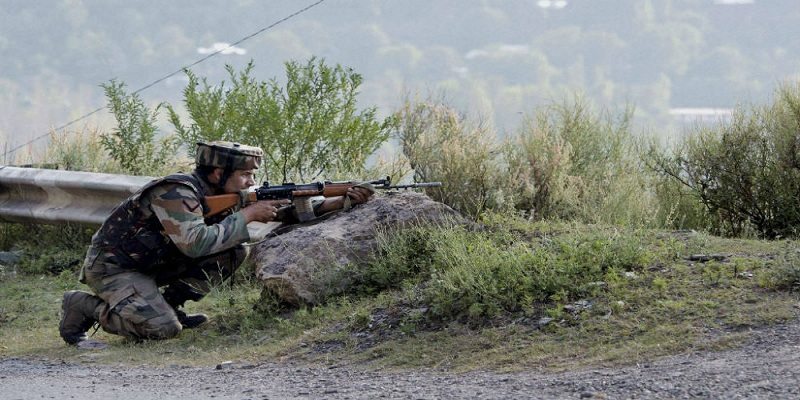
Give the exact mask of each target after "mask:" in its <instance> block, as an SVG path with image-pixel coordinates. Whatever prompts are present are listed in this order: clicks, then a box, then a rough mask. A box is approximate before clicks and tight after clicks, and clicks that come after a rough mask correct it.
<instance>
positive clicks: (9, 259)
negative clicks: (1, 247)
mask: <svg viewBox="0 0 800 400" xmlns="http://www.w3.org/2000/svg"><path fill="white" fill-rule="evenodd" d="M20 259H22V251H19V250H17V251H0V264H3V265H14V264H16V263H18V262H19V260H20Z"/></svg>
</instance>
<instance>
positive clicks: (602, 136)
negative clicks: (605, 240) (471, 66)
mask: <svg viewBox="0 0 800 400" xmlns="http://www.w3.org/2000/svg"><path fill="white" fill-rule="evenodd" d="M631 116H632V110H631V109H626V110H624V111H622V112H621V113H619V114H615V113H612V112H610V111H608V110H595V109H594V108H593V107H592V106H591V105H590V104H589V103H588V102H587V101H585V100H584V99H582V98H580V97H575V98H574V99H573V100H572V102H564V103H561V104H551V105H549V106H547V107H544V108H542V109H539V110H536V111H535V112H534V113H533V114H532V115H530V116H527V117H526V118H525V119H524V122H523V124H522V126H521V127H520V129H519V130H518V131H517V132H516V133H515V134H514V135H512V136H511V137H510V138H508V139H506V140H505V141H503V142H500V141H499V140H498V139H497V138H496V135H495V133H494V131H493V130H492V129H491V128H490V127H489V126H487V125H486V124H484V123H482V121H479V120H478V121H475V120H472V119H470V118H468V117H466V116H464V115H461V114H459V113H458V112H456V111H455V110H453V109H452V108H450V107H448V106H447V105H445V104H442V103H437V102H432V101H424V102H417V103H412V102H410V101H407V102H406V104H405V105H404V106H403V108H402V109H401V110H400V111H399V112H398V114H397V119H398V120H399V121H400V127H399V129H398V134H397V136H398V138H399V140H400V143H401V144H402V151H403V154H404V155H405V156H406V157H407V158H408V159H409V162H410V165H411V167H412V168H413V170H414V172H415V177H416V178H417V179H424V180H437V181H442V182H443V183H444V186H443V187H442V189H441V190H432V191H430V192H429V194H430V195H431V196H432V197H434V198H436V199H437V200H439V201H442V202H444V203H446V204H448V205H450V206H451V207H453V208H455V209H457V210H459V211H461V212H462V213H464V214H467V215H470V216H473V217H475V218H478V216H479V215H480V214H481V213H483V212H484V211H486V210H492V211H495V212H497V211H502V212H509V211H510V212H516V213H519V214H523V215H525V216H526V217H528V218H529V219H532V220H541V219H560V220H576V221H581V222H587V223H613V224H621V225H628V226H631V225H633V226H645V225H647V226H652V224H653V223H654V222H655V218H654V217H653V216H654V215H656V214H657V209H658V204H657V203H656V202H655V200H656V198H655V196H654V191H653V190H652V189H651V188H650V186H649V185H650V182H651V181H652V177H651V175H650V174H649V173H648V171H647V169H646V168H645V166H644V164H643V163H642V162H641V158H640V157H639V150H638V149H639V146H638V143H637V139H636V137H635V136H634V134H633V132H632V131H631V126H630V120H631Z"/></svg>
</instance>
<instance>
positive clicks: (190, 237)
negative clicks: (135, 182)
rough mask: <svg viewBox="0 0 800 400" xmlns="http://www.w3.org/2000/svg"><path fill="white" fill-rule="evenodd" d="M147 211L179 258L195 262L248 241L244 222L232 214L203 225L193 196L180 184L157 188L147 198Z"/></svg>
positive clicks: (197, 201) (195, 196)
mask: <svg viewBox="0 0 800 400" xmlns="http://www.w3.org/2000/svg"><path fill="white" fill-rule="evenodd" d="M148 199H149V200H150V209H151V210H152V211H153V213H154V214H155V215H156V216H157V217H158V220H159V221H161V225H162V226H163V227H164V233H166V234H167V235H168V236H169V238H170V239H171V240H172V242H173V243H175V246H176V247H177V248H178V250H180V251H181V252H182V253H183V254H185V255H187V256H189V257H192V258H196V257H202V256H206V255H209V254H213V253H218V252H220V251H223V250H227V249H229V248H231V247H234V246H236V245H238V244H240V243H242V242H246V241H247V240H249V239H250V235H249V234H248V232H247V221H246V220H245V217H244V215H242V213H241V212H236V213H233V214H231V215H229V216H228V217H226V218H225V219H223V220H222V221H220V222H219V223H217V224H213V225H206V224H205V221H204V219H203V207H202V205H201V204H200V200H199V199H198V198H197V195H196V194H195V193H194V192H193V191H192V190H191V189H189V188H188V187H186V186H184V185H180V184H171V185H163V186H158V187H155V188H153V189H152V191H151V192H150V194H149V195H148Z"/></svg>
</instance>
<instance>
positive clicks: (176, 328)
mask: <svg viewBox="0 0 800 400" xmlns="http://www.w3.org/2000/svg"><path fill="white" fill-rule="evenodd" d="M182 330H183V326H181V323H180V322H178V320H177V318H175V319H172V318H170V319H160V318H159V319H156V320H151V321H147V322H145V323H144V324H142V325H140V329H139V332H140V333H141V334H142V336H143V338H145V339H155V340H162V339H172V338H174V337H175V336H178V334H180V333H181V331H182Z"/></svg>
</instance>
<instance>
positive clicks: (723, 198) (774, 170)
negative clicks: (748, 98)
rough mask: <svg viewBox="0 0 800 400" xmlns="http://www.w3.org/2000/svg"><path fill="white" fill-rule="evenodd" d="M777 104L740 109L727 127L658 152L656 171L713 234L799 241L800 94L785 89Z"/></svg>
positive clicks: (795, 88)
mask: <svg viewBox="0 0 800 400" xmlns="http://www.w3.org/2000/svg"><path fill="white" fill-rule="evenodd" d="M776 97H777V98H776V100H775V101H774V103H773V104H771V105H768V106H763V107H752V108H750V109H745V108H743V107H739V108H737V109H736V111H735V112H734V114H733V118H732V120H731V121H730V122H728V123H724V124H720V125H719V126H717V127H712V128H698V129H697V130H695V131H693V132H691V134H690V135H689V136H688V137H687V138H686V139H685V140H684V141H683V142H682V144H681V146H680V147H678V148H676V149H675V150H674V151H673V153H672V154H665V153H663V152H662V153H659V152H653V156H652V160H653V161H652V164H653V165H654V167H655V168H656V169H657V170H658V171H659V172H660V173H662V174H664V175H666V176H669V177H670V178H672V179H674V180H675V181H677V182H680V183H681V184H683V185H685V186H686V187H687V188H689V189H690V190H691V191H692V192H693V193H694V194H695V195H696V196H697V198H698V199H699V200H700V202H701V203H702V205H703V206H704V207H705V209H706V211H707V213H708V218H709V219H710V220H711V227H712V232H714V233H717V234H723V235H731V236H742V235H744V234H747V233H748V232H751V231H752V232H755V233H756V234H757V235H758V236H761V237H763V238H769V239H774V238H779V237H789V236H796V235H797V226H798V225H800V203H798V201H797V199H798V198H800V86H782V87H781V88H780V89H779V90H778V91H777V96H776Z"/></svg>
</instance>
